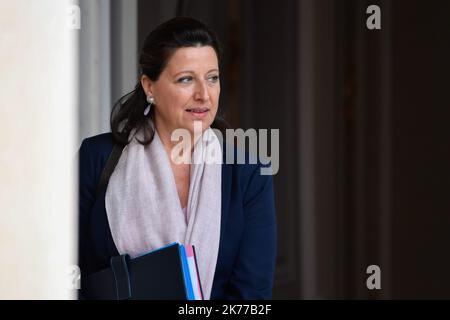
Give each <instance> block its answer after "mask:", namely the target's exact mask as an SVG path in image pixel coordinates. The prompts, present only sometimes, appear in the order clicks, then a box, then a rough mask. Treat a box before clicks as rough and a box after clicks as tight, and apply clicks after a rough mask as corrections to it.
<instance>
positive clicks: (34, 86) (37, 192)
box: [0, 0, 79, 299]
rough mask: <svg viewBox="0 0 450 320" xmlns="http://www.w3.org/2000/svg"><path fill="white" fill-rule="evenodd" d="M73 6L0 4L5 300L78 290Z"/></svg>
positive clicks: (0, 294) (0, 285) (0, 288)
mask: <svg viewBox="0 0 450 320" xmlns="http://www.w3.org/2000/svg"><path fill="white" fill-rule="evenodd" d="M70 4H71V3H69V2H68V1H61V0H39V1H33V0H28V1H27V0H15V1H2V2H1V3H0V30H1V32H0V70H1V71H0V97H1V100H0V123H1V125H0V146H1V148H0V181H1V185H0V253H1V255H0V299H70V298H73V297H74V293H75V291H74V290H69V286H68V284H69V283H70V282H71V279H70V277H69V276H68V274H67V270H68V267H69V266H70V265H72V264H74V263H75V262H76V256H75V254H76V243H77V241H76V214H75V212H76V197H75V194H76V192H75V190H76V184H75V183H76V179H75V177H76V172H75V170H74V169H75V168H74V164H75V163H76V162H75V152H76V143H75V142H76V132H77V130H76V128H77V124H78V119H77V108H78V101H77V93H78V88H77V85H78V81H77V69H78V66H77V64H76V61H77V59H76V52H77V50H76V46H77V42H76V38H77V33H78V32H79V31H78V30H76V29H75V30H74V29H71V28H69V26H68V24H70V20H71V19H73V18H74V17H73V16H69V13H68V12H67V9H69V7H70ZM71 14H73V12H72V13H71ZM72 26H73V25H72Z"/></svg>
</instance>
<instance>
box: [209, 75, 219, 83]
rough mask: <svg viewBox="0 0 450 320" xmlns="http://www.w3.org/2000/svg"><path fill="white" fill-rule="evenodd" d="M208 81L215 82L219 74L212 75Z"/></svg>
mask: <svg viewBox="0 0 450 320" xmlns="http://www.w3.org/2000/svg"><path fill="white" fill-rule="evenodd" d="M209 81H211V82H213V83H215V82H217V81H219V76H212V77H210V78H209Z"/></svg>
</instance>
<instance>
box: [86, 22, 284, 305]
mask: <svg viewBox="0 0 450 320" xmlns="http://www.w3.org/2000/svg"><path fill="white" fill-rule="evenodd" d="M219 51H220V50H219V44H218V41H217V39H216V37H215V35H214V33H213V32H212V31H211V30H209V29H208V28H207V27H206V26H205V25H203V24H202V23H200V22H198V21H196V20H194V19H191V18H181V17H179V18H174V19H172V20H169V21H167V22H165V23H163V24H162V25H160V26H158V27H157V28H156V29H155V30H154V31H152V32H151V33H150V34H149V35H148V36H147V38H146V40H145V43H144V45H143V48H142V52H141V54H140V60H139V63H140V67H141V71H142V74H141V79H140V82H139V83H138V84H137V85H136V87H135V90H134V91H133V92H131V93H130V94H128V95H127V96H125V97H123V98H122V99H121V100H120V101H119V102H118V103H117V104H116V106H115V107H114V109H113V111H112V113H111V129H112V132H111V133H105V134H101V135H97V136H94V137H91V138H88V139H85V140H84V141H83V142H82V144H81V147H80V151H79V152H80V199H79V203H80V220H79V221H80V222H79V263H80V269H81V273H82V276H87V275H89V274H91V273H93V272H96V271H99V270H101V269H104V268H107V267H108V266H109V262H110V259H111V257H113V256H117V255H119V254H124V253H127V254H129V255H130V256H131V257H135V256H137V255H139V254H142V253H144V252H148V251H150V250H152V249H156V248H159V247H161V246H163V245H166V244H168V243H172V242H180V243H185V244H193V245H194V246H195V247H196V251H197V257H198V264H199V273H200V279H201V281H202V286H203V294H204V298H205V299H267V298H271V292H272V284H273V276H274V269H275V255H276V221H275V208H274V199H273V198H274V197H273V184H272V178H271V176H267V175H266V176H264V175H261V174H260V169H261V167H262V165H261V164H225V163H224V164H217V162H216V163H205V162H204V161H203V162H202V161H200V162H198V161H192V160H195V159H196V157H197V156H196V155H200V158H198V159H201V156H202V155H204V154H205V153H207V152H209V151H211V148H213V147H217V145H219V149H222V144H221V142H220V141H219V139H218V138H217V136H216V135H215V134H214V131H213V130H212V129H211V128H216V129H220V130H223V129H224V128H225V127H226V126H225V125H224V121H223V120H222V118H221V117H220V115H219V113H218V102H219V95H220V80H219ZM195 126H197V127H195ZM195 128H201V129H200V130H201V134H202V135H201V137H202V138H201V139H199V138H198V135H197V136H196V132H195ZM180 129H182V130H184V132H188V133H190V137H192V138H191V139H192V140H191V141H184V144H183V147H185V146H186V145H188V146H189V145H190V146H191V147H190V148H187V149H182V150H185V151H183V152H181V153H179V152H174V151H175V149H176V148H177V147H179V145H177V144H178V141H175V142H174V141H172V139H171V136H172V134H173V133H174V132H175V131H176V130H180ZM196 137H197V138H196ZM204 137H207V138H206V139H205V138H204ZM187 142H189V143H187ZM115 145H116V146H121V147H124V148H123V151H122V153H121V154H120V158H119V160H118V163H117V165H116V166H115V169H114V171H113V173H112V175H111V177H110V179H109V182H108V184H107V188H105V189H104V190H101V191H100V192H97V193H96V190H97V188H98V185H99V180H100V176H101V174H102V171H103V169H104V167H105V163H106V162H107V159H108V157H109V156H110V154H111V151H112V150H113V147H114V146H115ZM116 148H117V147H116ZM227 148H228V147H227ZM227 148H223V154H220V157H223V159H225V153H226V150H227ZM186 150H187V151H186ZM198 150H200V151H198ZM181 154H183V156H186V154H187V155H188V156H189V157H188V158H187V159H192V160H191V161H188V162H186V161H178V160H179V159H177V155H181ZM191 157H192V158H191ZM184 159H186V158H184ZM223 159H221V160H223ZM224 162H225V161H224Z"/></svg>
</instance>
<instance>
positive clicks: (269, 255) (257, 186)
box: [79, 133, 277, 299]
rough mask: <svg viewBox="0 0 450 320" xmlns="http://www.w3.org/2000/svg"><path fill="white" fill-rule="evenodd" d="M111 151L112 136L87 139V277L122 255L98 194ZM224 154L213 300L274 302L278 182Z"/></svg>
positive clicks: (82, 231)
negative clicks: (227, 160)
mask: <svg viewBox="0 0 450 320" xmlns="http://www.w3.org/2000/svg"><path fill="white" fill-rule="evenodd" d="M112 148H113V139H112V134H111V133H104V134H100V135H97V136H94V137H90V138H87V139H84V140H83V142H82V144H81V147H80V149H79V266H80V269H81V275H82V276H87V275H89V274H91V273H93V272H96V271H99V270H101V269H104V268H107V267H109V261H110V258H111V257H113V256H116V255H118V254H119V253H118V251H117V248H116V246H115V244H114V241H113V239H112V235H111V230H110V228H109V223H108V218H107V215H106V209H105V191H103V193H102V194H101V195H100V196H99V197H98V198H96V194H95V192H96V188H97V184H98V182H99V179H100V175H101V173H102V170H103V167H104V166H105V164H106V161H107V159H108V157H109V154H110V153H111V150H112ZM235 150H236V149H235ZM223 153H224V164H223V165H222V217H221V229H220V243H219V253H218V258H217V266H216V272H215V276H214V282H213V287H212V292H211V299H270V298H271V297H272V286H273V278H274V271H275V260H276V242H277V241H276V219H275V206H274V193H273V179H272V176H270V175H261V174H260V168H261V167H263V165H261V164H260V163H258V164H248V162H246V163H247V164H225V155H226V149H225V148H224V152H223ZM235 155H236V152H235ZM235 163H236V161H235ZM82 289H83V288H81V292H80V297H81V298H82Z"/></svg>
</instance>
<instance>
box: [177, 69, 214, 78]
mask: <svg viewBox="0 0 450 320" xmlns="http://www.w3.org/2000/svg"><path fill="white" fill-rule="evenodd" d="M212 71H217V72H219V69H211V70H209V71H208V72H206V73H210V72H212ZM180 73H192V74H195V72H194V71H192V70H183V71H180V72H177V73H176V74H174V75H173V76H174V77H176V76H177V75H179V74H180Z"/></svg>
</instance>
